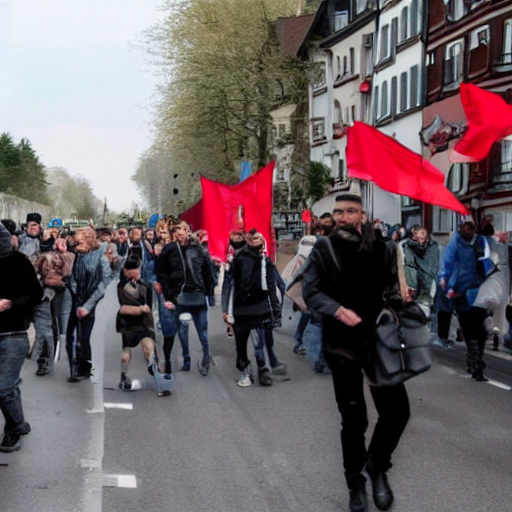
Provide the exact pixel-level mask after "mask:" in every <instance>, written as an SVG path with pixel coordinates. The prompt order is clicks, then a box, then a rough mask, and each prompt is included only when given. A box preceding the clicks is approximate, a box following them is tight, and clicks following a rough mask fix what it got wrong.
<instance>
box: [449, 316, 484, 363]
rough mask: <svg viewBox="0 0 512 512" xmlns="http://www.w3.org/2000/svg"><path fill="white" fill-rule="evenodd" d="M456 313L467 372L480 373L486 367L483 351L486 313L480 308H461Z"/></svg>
mask: <svg viewBox="0 0 512 512" xmlns="http://www.w3.org/2000/svg"><path fill="white" fill-rule="evenodd" d="M456 311H457V318H458V319H459V323H460V328H461V329H462V334H463V336H464V341H465V343H466V347H467V357H466V363H467V368H468V371H472V372H474V371H477V370H478V371H481V370H483V369H484V368H485V366H486V364H485V362H484V349H485V342H486V341H487V330H486V328H485V319H486V318H487V311H486V310H485V309H482V308H461V309H460V310H456Z"/></svg>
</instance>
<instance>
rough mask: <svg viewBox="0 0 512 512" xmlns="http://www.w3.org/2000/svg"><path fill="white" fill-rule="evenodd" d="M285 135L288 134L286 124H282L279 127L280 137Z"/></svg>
mask: <svg viewBox="0 0 512 512" xmlns="http://www.w3.org/2000/svg"><path fill="white" fill-rule="evenodd" d="M285 133H286V125H285V124H280V125H279V126H278V127H277V134H278V137H282V136H283V135H284V134H285Z"/></svg>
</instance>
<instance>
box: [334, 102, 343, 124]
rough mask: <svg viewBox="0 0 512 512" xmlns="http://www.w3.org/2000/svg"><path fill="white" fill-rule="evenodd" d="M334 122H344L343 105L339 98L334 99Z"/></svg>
mask: <svg viewBox="0 0 512 512" xmlns="http://www.w3.org/2000/svg"><path fill="white" fill-rule="evenodd" d="M332 121H333V123H337V124H340V125H341V124H343V119H342V117H341V105H340V102H339V101H338V100H334V113H333V119H332Z"/></svg>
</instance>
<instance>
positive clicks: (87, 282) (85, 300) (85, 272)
mask: <svg viewBox="0 0 512 512" xmlns="http://www.w3.org/2000/svg"><path fill="white" fill-rule="evenodd" d="M104 251H105V248H104V247H103V246H100V247H99V248H98V249H95V250H93V251H91V252H88V253H85V254H80V253H78V254H77V255H76V258H75V264H74V266H73V273H72V274H71V282H70V289H71V293H72V295H73V299H74V301H75V304H76V307H82V308H85V309H87V310H88V311H92V310H93V309H94V308H95V307H96V304H97V303H98V302H99V301H100V300H101V299H102V298H103V295H105V289H106V288H107V286H108V284H109V282H110V280H111V279H112V271H111V269H110V263H109V261H108V260H107V258H106V257H105V255H104Z"/></svg>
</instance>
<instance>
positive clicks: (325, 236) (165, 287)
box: [0, 194, 510, 512]
mask: <svg viewBox="0 0 512 512" xmlns="http://www.w3.org/2000/svg"><path fill="white" fill-rule="evenodd" d="M41 222H42V219H41V216H40V215H39V214H37V213H31V214H29V215H28V216H27V219H26V225H25V226H23V230H21V231H17V229H16V228H17V227H16V225H15V223H13V222H12V221H10V220H9V219H4V220H2V221H1V223H0V262H1V264H0V315H1V316H0V319H1V322H0V408H1V410H2V412H3V414H4V417H5V427H4V433H3V436H2V440H1V441H0V450H1V451H7V452H9V451H14V450H16V449H18V448H19V447H20V439H21V437H22V436H23V435H26V434H28V433H29V432H30V425H29V424H28V422H26V421H25V419H24V415H23V409H22V405H21V396H20V392H19V387H18V384H19V374H20V369H21V366H22V364H23V361H24V359H25V358H26V357H29V358H32V359H33V360H35V363H36V364H35V373H36V375H38V376H41V377H42V376H45V375H48V374H50V373H51V372H52V371H53V366H54V363H55V361H57V360H58V359H59V358H60V357H61V347H62V346H65V349H66V354H67V361H68V364H69V378H68V381H69V382H71V383H76V382H79V381H81V380H83V379H86V378H88V377H90V376H91V372H92V370H93V368H92V354H91V342H90V340H91V333H92V330H93V327H94V321H95V311H96V308H97V305H98V303H99V302H100V301H101V299H102V298H103V296H104V294H105V290H106V288H107V286H108V285H109V283H110V282H111V281H112V280H116V281H117V296H118V300H119V310H118V313H117V318H116V330H117V332H119V333H120V335H121V361H120V365H121V368H120V381H119V388H120V389H121V390H123V391H135V390H137V389H140V387H141V385H140V381H138V380H137V379H134V378H131V377H130V375H129V364H130V361H131V358H132V350H133V349H134V348H135V347H137V346H139V345H141V347H142V351H143V354H144V357H145V359H146V362H147V370H148V373H149V374H150V375H151V376H152V377H153V378H154V380H155V387H156V391H157V394H158V395H159V396H167V395H169V394H171V392H172V389H173V383H174V369H173V367H172V364H171V355H172V350H173V347H174V342H175V338H176V335H177V336H178V338H179V341H180V346H181V354H180V355H181V357H180V371H183V372H189V371H191V367H192V358H191V354H190V348H189V325H190V323H191V322H193V323H194V325H195V328H196V330H197V334H198V338H199V342H200V345H201V350H202V355H201V357H200V358H199V360H198V361H197V370H198V372H199V373H200V375H202V376H204V377H206V376H207V375H208V374H209V372H210V370H211V367H212V365H213V364H214V360H213V358H212V356H211V353H210V346H209V339H208V309H209V307H211V306H212V305H214V304H215V293H214V289H215V287H216V286H217V285H218V284H219V275H220V274H221V270H222V274H223V284H222V292H221V310H222V317H223V320H224V322H225V323H226V334H227V336H229V337H234V341H235V357H234V366H236V368H237V370H238V372H239V377H238V380H237V384H238V386H240V387H242V388H246V387H249V386H251V385H253V384H254V383H255V377H256V376H257V379H258V382H259V384H260V385H261V386H271V385H272V383H273V375H284V374H286V372H287V368H286V365H285V364H284V363H282V362H281V361H280V360H279V359H278V357H277V355H276V353H275V351H274V334H273V331H274V329H275V328H276V327H279V326H280V325H281V317H282V306H283V298H284V296H285V295H288V297H289V298H290V299H291V300H292V302H293V307H294V309H295V310H296V311H297V312H299V313H300V318H299V320H298V324H297V329H296V332H295V345H294V346H293V348H292V350H293V352H294V353H296V354H299V355H306V354H307V355H308V356H309V357H310V358H311V360H312V366H313V370H314V371H315V372H317V373H322V372H326V373H331V374H332V380H333V385H334V391H335V397H336V401H337V404H338V409H339V412H340V414H341V417H342V433H341V443H342V451H343V460H344V467H345V476H346V481H347V486H348V489H349V492H350V504H349V507H350V511H351V512H365V511H366V510H368V508H367V502H366V487H365V485H366V477H365V475H368V476H369V477H370V479H371V481H372V485H373V499H374V502H375V504H376V506H377V507H378V508H379V509H380V510H387V509H388V508H389V507H390V506H391V503H392V502H393V499H394V496H393V492H392V490H391V487H390V484H389V482H388V479H387V471H388V470H389V468H390V467H391V456H392V453H393V451H394V449H395V448H396V446H397V444H398V442H399V440H400V437H401V435H402V433H403V431H404V429H405V427H406V424H407V422H408V420H409V414H410V412H409V402H408V398H407V392H406V388H405V385H404V384H403V383H400V384H397V385H394V386H387V387H377V386H370V390H371V396H372V398H373V401H374V403H375V407H376V409H377V412H378V416H379V418H378V421H377V425H376V427H375V430H374V432H373V436H372V438H371V441H370V444H369V446H368V448H367V447H366V445H365V431H366V429H367V426H368V419H367V412H366V403H365V397H364V391H363V382H364V375H366V377H367V378H369V379H370V383H371V376H372V371H371V368H370V366H371V353H372V344H373V343H374V339H375V332H376V319H377V317H378V315H379V312H380V311H381V309H382V308H383V306H384V305H387V306H389V307H391V308H393V309H395V310H399V309H400V308H401V307H403V305H404V304H407V303H409V302H414V303H416V304H418V305H419V306H420V307H421V308H422V310H423V312H424V314H425V316H426V317H430V318H432V319H433V322H432V324H433V326H434V327H433V329H434V331H435V332H436V334H437V336H434V338H433V339H434V341H433V345H435V346H438V347H440V348H449V347H450V346H451V344H452V341H451V337H452V335H451V332H452V329H451V327H450V326H451V322H452V320H453V319H454V318H455V319H456V321H458V324H459V326H460V331H459V337H460V339H461V340H463V341H464V342H465V343H466V346H467V360H466V362H467V371H468V372H469V373H470V374H471V376H472V378H473V379H474V380H475V381H477V382H481V381H485V380H487V378H486V377H485V375H484V369H485V366H486V365H485V362H484V347H485V342H486V340H487V338H488V328H487V326H488V318H489V317H490V316H491V315H492V314H493V311H492V304H501V303H503V301H504V300H507V301H508V299H509V293H510V273H505V272H501V274H499V272H497V270H500V271H501V270H505V269H507V270H508V264H509V260H508V251H507V250H505V251H501V252H500V251H499V250H498V246H499V245H500V244H501V245H503V243H502V242H503V240H501V239H500V238H499V237H496V236H495V234H494V232H493V229H492V223H491V222H490V221H488V220H487V222H484V223H482V226H481V228H480V232H477V228H476V225H475V224H474V222H473V221H472V220H470V219H465V220H464V221H463V222H462V223H461V225H460V230H459V231H458V232H457V233H455V234H454V236H453V237H452V238H451V239H450V241H449V242H448V244H447V245H446V247H440V245H439V244H438V243H437V242H435V241H433V240H432V239H431V238H430V236H429V233H428V231H427V230H426V229H425V228H424V227H422V226H412V228H411V229H410V230H409V231H407V230H405V229H404V228H403V227H402V226H399V225H396V226H389V225H387V224H385V223H384V222H381V221H378V220H376V221H373V222H372V221H370V220H369V219H368V218H367V216H366V213H365V212H364V210H363V205H362V200H361V198H360V197H359V196H357V195H353V194H342V195H340V196H338V197H337V198H336V203H335V207H334V209H333V212H332V213H330V212H329V213H328V212H326V213H325V214H323V215H321V216H320V217H319V218H316V219H315V221H314V223H313V225H312V229H311V233H310V234H308V235H307V236H305V237H304V238H303V239H302V240H301V241H300V243H299V245H298V251H297V254H296V256H295V257H294V258H293V259H292V261H291V262H290V263H289V265H288V266H287V267H286V268H285V270H284V271H283V273H282V275H281V274H280V273H279V271H278V269H277V268H276V266H275V264H274V262H273V261H272V260H271V258H269V257H268V253H267V248H266V241H265V238H264V236H263V235H262V234H261V233H260V232H258V231H257V230H255V229H251V230H249V231H248V232H241V231H233V232H231V233H230V235H229V241H228V250H227V254H226V255H225V262H224V263H222V262H221V261H218V260H216V259H214V258H212V257H211V256H210V253H209V251H208V233H206V232H205V231H202V230H201V231H198V232H195V233H193V232H192V231H191V227H190V226H189V224H187V222H185V221H175V220H172V219H168V218H163V219H160V220H159V221H158V222H157V223H156V225H155V226H154V228H147V229H143V228H141V227H139V226H134V227H131V228H124V227H121V228H118V229H112V228H110V227H106V226H102V227H100V228H95V227H94V226H92V225H90V226H86V227H81V228H77V229H75V230H69V229H56V228H47V229H43V227H42V224H41ZM500 240H501V241H500ZM505 245H506V244H505ZM496 254H499V257H496ZM498 274H499V276H498V277H496V276H497V275H498ZM504 279H505V280H507V279H508V282H507V283H505V288H506V295H505V296H503V298H500V299H496V297H495V295H496V293H499V290H501V289H502V288H503V285H504ZM489 283H490V284H489ZM498 284H499V285H500V286H502V288H500V287H499V286H498ZM484 292H485V293H484ZM493 294H494V295H493ZM30 323H33V325H34V328H35V342H34V344H33V348H32V349H31V348H29V342H28V338H27V328H28V326H29V324H30ZM158 332H161V336H162V342H161V344H159V343H156V340H157V338H158V336H157V333H158ZM249 340H251V345H252V346H253V349H254V361H255V368H254V370H253V366H252V363H251V356H250V354H249V350H248V344H249Z"/></svg>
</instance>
